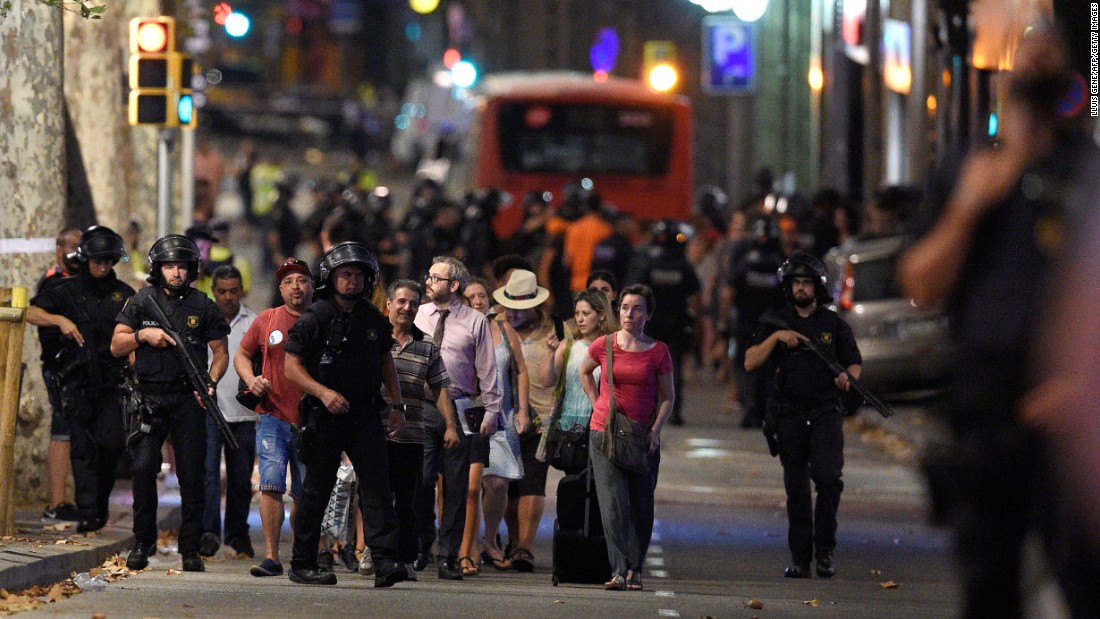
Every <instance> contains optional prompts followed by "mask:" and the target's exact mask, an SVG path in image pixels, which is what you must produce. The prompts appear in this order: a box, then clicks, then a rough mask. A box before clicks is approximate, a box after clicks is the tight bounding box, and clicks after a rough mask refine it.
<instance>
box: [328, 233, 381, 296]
mask: <svg viewBox="0 0 1100 619" xmlns="http://www.w3.org/2000/svg"><path fill="white" fill-rule="evenodd" d="M345 264H358V265H361V266H362V267H363V271H364V275H365V279H366V281H365V282H364V284H363V294H364V295H369V294H370V293H371V290H373V289H374V282H375V281H377V280H378V260H377V259H376V258H375V257H374V252H372V251H371V250H369V249H367V247H366V246H365V245H363V244H362V243H356V242H355V241H344V242H343V243H338V244H336V245H333V246H332V249H330V250H328V251H327V252H326V253H325V255H324V256H323V257H322V258H321V266H320V267H319V269H318V271H319V274H318V276H317V285H316V286H314V288H315V289H316V291H317V293H318V294H320V295H322V296H324V295H327V294H329V293H331V292H332V289H331V288H329V286H330V284H331V282H330V281H329V280H330V279H331V278H332V272H333V271H335V270H336V268H337V267H340V266H343V265H345Z"/></svg>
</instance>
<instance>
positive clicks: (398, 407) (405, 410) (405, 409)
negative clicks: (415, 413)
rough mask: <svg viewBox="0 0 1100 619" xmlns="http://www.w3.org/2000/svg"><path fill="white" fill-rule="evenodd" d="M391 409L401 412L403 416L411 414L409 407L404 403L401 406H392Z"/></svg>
mask: <svg viewBox="0 0 1100 619" xmlns="http://www.w3.org/2000/svg"><path fill="white" fill-rule="evenodd" d="M390 408H392V409H393V410H397V411H401V414H402V415H404V414H405V413H407V412H409V405H408V404H405V403H404V402H402V403H400V404H393V405H391V406H390Z"/></svg>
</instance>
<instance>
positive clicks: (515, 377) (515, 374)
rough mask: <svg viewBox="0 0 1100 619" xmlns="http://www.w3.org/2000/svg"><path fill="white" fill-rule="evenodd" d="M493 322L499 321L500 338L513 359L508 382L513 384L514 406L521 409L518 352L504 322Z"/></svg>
mask: <svg viewBox="0 0 1100 619" xmlns="http://www.w3.org/2000/svg"><path fill="white" fill-rule="evenodd" d="M492 322H495V323H497V328H498V329H500V339H502V340H504V348H505V350H507V351H508V358H509V359H511V360H512V362H511V363H510V364H508V382H509V383H510V384H511V385H512V406H513V407H514V408H515V409H516V410H519V370H518V369H517V368H516V352H515V351H514V350H512V342H510V341H509V340H508V331H507V330H506V329H505V328H504V323H503V322H501V321H499V320H494V321H492Z"/></svg>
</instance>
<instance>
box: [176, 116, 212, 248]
mask: <svg viewBox="0 0 1100 619" xmlns="http://www.w3.org/2000/svg"><path fill="white" fill-rule="evenodd" d="M210 189H211V190H212V191H214V192H215V193H216V192H217V190H218V188H217V187H211V188H210ZM180 219H182V220H183V225H184V226H190V225H191V222H192V221H194V219H195V130H194V129H186V128H185V129H182V130H180Z"/></svg>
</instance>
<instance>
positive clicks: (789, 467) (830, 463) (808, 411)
mask: <svg viewBox="0 0 1100 619" xmlns="http://www.w3.org/2000/svg"><path fill="white" fill-rule="evenodd" d="M768 417H769V420H768V424H769V425H771V420H772V419H774V420H775V428H776V434H777V438H778V441H779V461H780V462H781V463H782V464H783V487H784V489H785V490H786V492H787V525H788V529H787V544H788V546H789V547H790V551H791V558H792V559H793V562H794V564H795V565H802V566H806V565H809V564H810V561H811V559H813V557H814V556H815V554H814V553H815V551H816V556H817V558H818V559H819V560H820V559H822V558H825V557H827V556H829V555H830V554H831V553H832V551H833V549H834V548H836V526H837V525H836V514H837V509H838V508H839V507H840V494H841V493H842V492H843V491H844V481H843V480H841V478H840V477H841V474H842V472H843V469H844V417H843V414H842V412H841V407H840V405H839V403H837V402H824V403H820V404H786V403H779V402H775V401H769V402H768ZM811 481H813V484H814V487H815V488H816V489H817V503H816V505H815V504H814V501H813V497H812V494H811V491H810V482H811Z"/></svg>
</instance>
